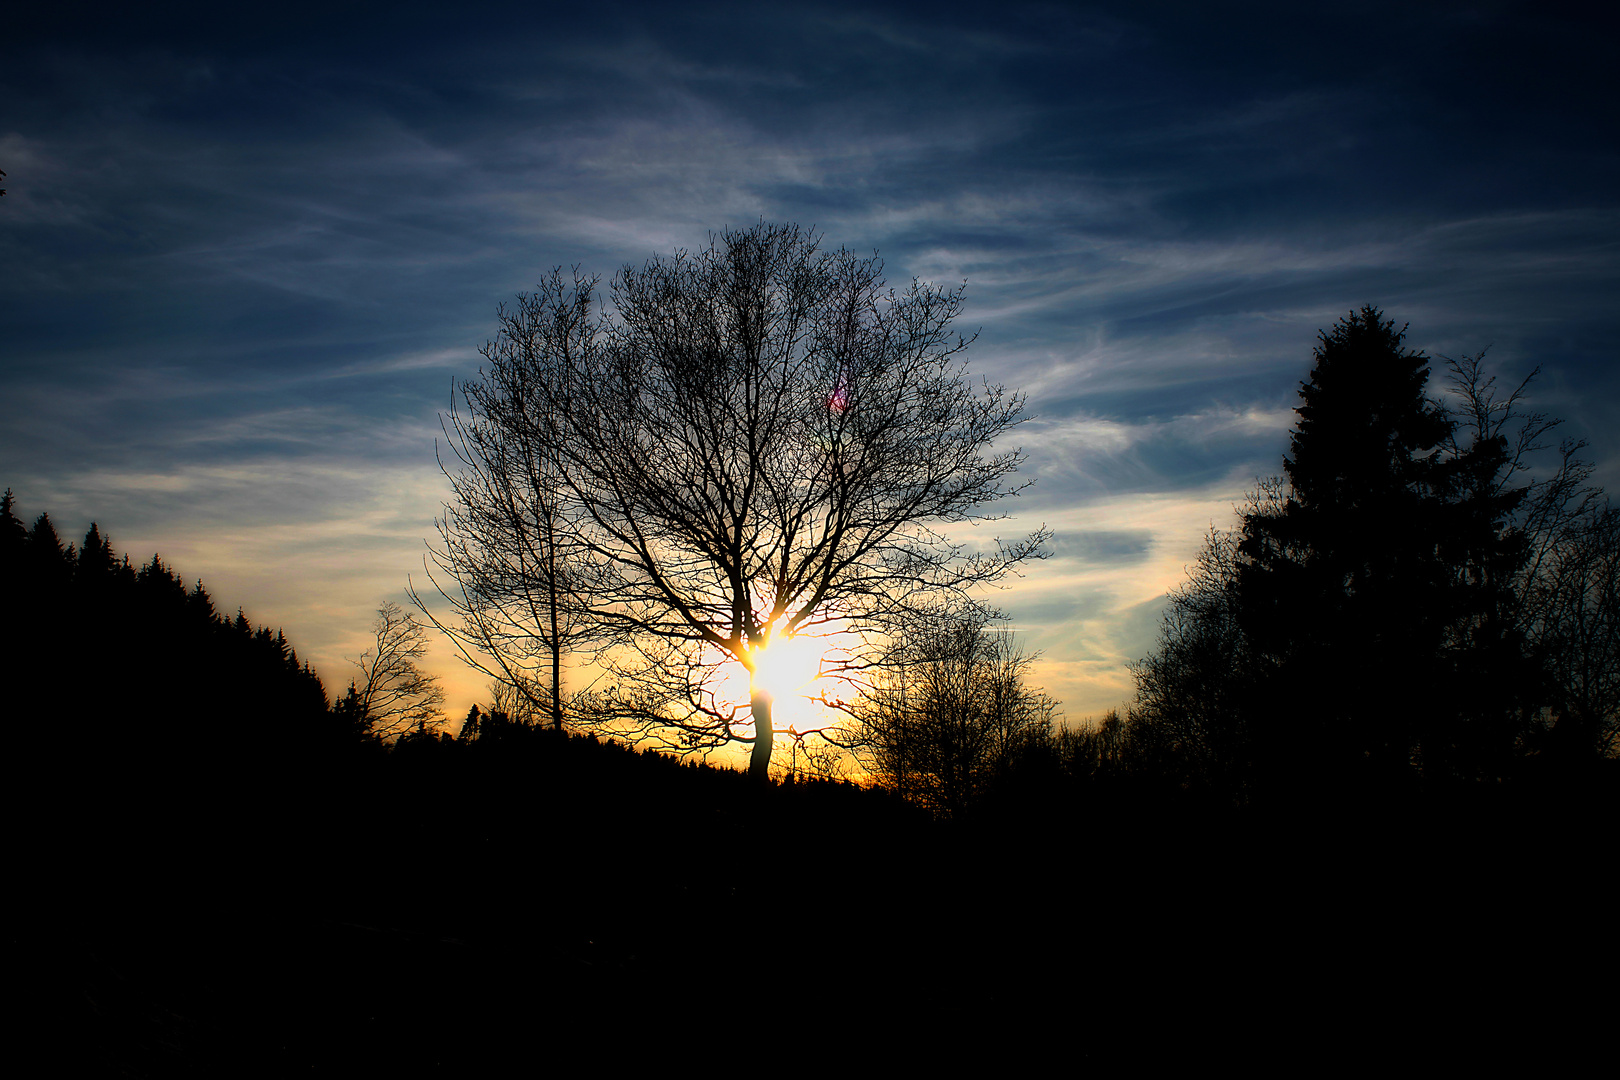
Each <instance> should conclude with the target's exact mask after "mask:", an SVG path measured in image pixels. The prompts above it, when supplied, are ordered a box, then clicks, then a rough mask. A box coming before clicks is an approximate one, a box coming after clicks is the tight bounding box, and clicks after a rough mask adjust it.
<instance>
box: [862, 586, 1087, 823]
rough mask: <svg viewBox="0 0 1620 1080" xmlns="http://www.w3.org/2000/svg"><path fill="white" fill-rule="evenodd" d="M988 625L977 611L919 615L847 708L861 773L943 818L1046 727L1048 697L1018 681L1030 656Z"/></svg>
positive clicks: (1044, 734) (962, 806)
mask: <svg viewBox="0 0 1620 1080" xmlns="http://www.w3.org/2000/svg"><path fill="white" fill-rule="evenodd" d="M993 621H994V620H993V617H992V613H990V612H988V611H986V610H984V609H982V608H977V607H972V608H962V609H956V610H950V611H941V612H937V613H933V614H931V615H919V616H918V617H917V618H916V619H915V620H914V622H913V623H912V625H910V626H908V627H907V628H906V629H905V631H904V632H903V633H901V634H900V635H897V637H896V639H895V640H894V642H893V643H892V644H891V646H890V648H889V650H888V651H887V652H886V653H885V655H883V657H882V658H881V659H880V661H879V662H878V664H877V665H876V666H875V667H874V669H873V672H872V675H871V676H870V679H869V685H868V687H867V690H866V693H865V695H864V696H863V699H862V700H861V701H860V702H859V704H858V705H856V706H855V709H856V715H857V718H858V721H859V745H860V747H861V749H862V751H863V756H864V757H865V758H866V763H867V765H868V769H869V772H870V773H871V774H872V775H873V776H874V777H875V778H876V779H877V780H878V781H879V782H880V783H882V784H884V785H885V786H887V787H890V788H893V789H895V790H897V791H899V792H900V793H901V794H902V795H904V796H905V797H906V798H908V799H911V800H912V801H914V802H917V803H919V804H921V805H923V806H926V807H927V808H928V809H930V810H931V811H933V812H934V813H936V814H939V815H941V816H944V817H951V816H954V815H957V814H960V813H961V812H962V811H964V810H966V809H967V808H968V807H970V806H971V805H972V804H973V803H974V802H975V801H976V800H977V799H978V798H979V797H980V796H981V795H983V794H984V792H985V791H986V790H987V789H988V788H989V786H990V785H991V783H992V781H993V780H994V779H995V778H996V777H997V775H998V774H1000V773H1004V772H1005V771H1006V770H1007V769H1008V768H1010V767H1011V765H1012V764H1013V762H1014V761H1015V760H1016V759H1017V758H1018V757H1019V756H1020V754H1022V753H1023V752H1024V751H1025V749H1026V748H1027V747H1028V746H1029V745H1030V744H1031V743H1035V742H1041V741H1044V740H1045V739H1047V738H1048V737H1049V736H1050V735H1051V733H1052V716H1053V712H1054V710H1055V708H1056V702H1054V701H1053V700H1052V699H1051V698H1049V697H1047V696H1046V695H1045V694H1043V693H1041V692H1040V691H1039V690H1035V689H1032V688H1030V687H1029V686H1027V685H1026V684H1025V678H1026V676H1027V675H1028V673H1029V667H1030V664H1031V663H1032V662H1033V658H1032V657H1030V656H1029V655H1027V654H1026V653H1024V652H1022V651H1021V650H1020V649H1019V648H1018V647H1017V645H1016V643H1015V642H1014V640H1013V635H1012V633H1011V632H1010V631H1006V630H1001V629H998V628H995V627H993V625H992V623H993Z"/></svg>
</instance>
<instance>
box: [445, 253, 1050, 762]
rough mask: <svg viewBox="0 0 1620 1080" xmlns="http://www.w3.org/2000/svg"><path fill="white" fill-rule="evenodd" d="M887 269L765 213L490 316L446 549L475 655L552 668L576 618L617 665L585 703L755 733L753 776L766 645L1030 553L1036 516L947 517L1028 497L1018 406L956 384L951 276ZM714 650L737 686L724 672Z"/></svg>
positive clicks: (694, 729) (766, 716) (901, 603)
mask: <svg viewBox="0 0 1620 1080" xmlns="http://www.w3.org/2000/svg"><path fill="white" fill-rule="evenodd" d="M881 271H882V265H881V263H879V262H878V260H877V259H875V258H859V257H857V256H855V255H853V254H851V253H849V252H847V251H842V250H840V251H837V252H831V253H828V252H823V251H821V250H820V248H819V243H818V240H817V238H816V236H815V235H814V234H813V233H805V232H802V231H800V230H799V229H798V228H797V227H796V226H778V225H770V224H764V223H761V224H760V225H757V226H755V227H753V228H749V229H745V230H741V231H736V232H726V233H724V234H722V235H721V236H719V237H717V238H715V239H714V240H713V241H712V242H711V244H710V246H709V247H708V248H707V249H705V250H702V251H698V252H687V251H678V252H676V253H675V255H674V256H673V257H672V258H668V259H654V260H653V261H651V262H649V263H647V264H646V265H645V266H644V267H642V268H640V269H636V268H633V267H626V268H625V269H624V270H622V271H621V272H620V273H619V274H618V275H617V276H616V277H615V278H614V280H613V283H612V287H611V289H610V290H609V295H608V303H607V304H606V305H602V304H600V303H599V302H598V296H597V289H598V284H599V283H598V280H597V279H596V278H591V277H587V276H584V275H582V274H580V273H578V272H577V271H576V272H575V274H574V276H573V278H572V280H571V281H565V280H564V279H563V277H562V275H561V273H560V272H558V273H553V274H552V276H551V277H550V278H549V279H547V280H546V281H545V282H543V283H542V284H541V285H540V287H539V289H538V291H537V292H535V293H533V294H530V295H526V296H522V297H519V300H518V304H517V307H516V309H515V310H513V311H510V312H503V313H502V317H501V329H500V336H499V339H498V340H497V341H496V342H495V343H493V344H492V345H491V346H490V347H489V348H487V349H486V350H485V353H484V355H485V358H486V360H487V361H488V366H487V367H486V369H485V370H484V372H483V373H482V375H481V376H480V378H479V379H476V380H473V381H471V382H469V383H466V384H464V385H463V386H462V388H461V404H462V405H463V406H464V410H458V411H456V412H455V413H454V414H453V415H452V417H451V418H450V421H449V425H448V431H449V433H450V437H451V441H452V443H453V445H454V446H455V448H456V452H457V454H458V455H459V457H460V460H461V462H462V463H463V470H462V471H461V472H460V473H459V474H457V475H455V476H452V482H453V483H454V485H455V488H454V491H455V495H454V501H453V502H452V504H451V505H450V506H449V507H448V508H447V509H446V512H445V516H444V519H443V522H442V524H441V539H442V542H443V545H442V547H440V548H439V549H438V551H437V552H436V554H435V559H436V561H437V568H438V570H440V571H442V573H443V574H446V575H449V577H450V578H451V579H453V580H454V582H455V583H456V586H457V587H458V588H459V590H460V593H459V595H460V596H461V597H462V602H461V603H460V604H459V605H458V606H459V609H460V611H461V614H462V616H463V619H464V620H465V621H464V624H463V628H462V634H461V639H462V641H463V642H464V643H467V644H468V645H470V646H472V647H474V648H475V649H476V650H477V651H478V652H479V653H480V654H481V655H480V658H479V660H478V662H479V663H480V664H481V665H483V666H485V670H492V671H494V672H497V673H500V672H508V673H510V672H515V671H517V670H518V669H520V668H522V667H523V666H524V664H525V663H526V659H525V658H526V657H528V656H530V655H532V654H531V652H530V650H531V649H533V648H535V647H536V645H538V647H539V648H540V649H541V650H542V651H543V652H544V653H545V654H546V655H548V656H549V663H550V667H551V671H552V672H553V673H555V672H556V671H557V670H558V668H559V667H560V664H561V659H560V650H561V649H562V648H563V647H564V646H565V645H566V644H567V643H568V642H569V641H570V638H571V636H572V635H576V634H577V635H578V636H579V640H588V641H589V642H590V644H592V645H593V646H598V647H600V648H601V651H600V652H599V653H598V654H597V655H598V662H599V664H600V666H601V667H602V668H604V669H605V670H607V671H608V672H610V673H611V675H612V676H613V678H614V682H615V685H614V686H613V687H612V688H611V690H609V691H607V692H603V693H598V694H595V695H592V697H591V708H590V712H589V714H588V715H590V716H593V717H595V718H598V719H601V720H604V721H609V722H613V723H617V724H621V725H625V724H628V725H630V726H632V727H633V729H634V730H636V731H638V732H640V733H642V734H644V735H647V736H650V737H654V738H658V739H661V740H662V741H664V742H666V743H667V744H669V745H671V746H675V747H679V748H683V749H700V750H707V749H712V748H715V747H719V746H723V745H725V744H727V743H732V742H740V743H743V744H751V745H752V756H751V765H750V771H751V772H752V773H753V774H754V775H756V776H761V777H763V776H765V775H766V773H767V770H768V768H769V765H770V761H771V751H772V746H773V736H774V734H775V732H774V729H773V724H772V707H771V696H770V692H769V688H768V687H766V686H764V685H763V684H762V683H761V682H760V681H759V680H758V679H757V678H756V677H755V676H756V675H757V674H758V672H759V670H760V661H761V659H762V656H763V652H764V650H766V649H767V648H769V646H770V643H771V642H772V640H780V639H782V638H783V637H785V636H791V635H795V634H800V633H804V632H814V631H815V630H816V629H817V628H822V629H826V628H828V627H830V626H832V625H833V624H837V625H838V626H839V627H840V628H842V629H843V630H845V631H847V633H848V634H849V635H850V636H851V638H852V639H855V640H858V641H872V640H877V639H879V638H881V636H882V635H883V634H885V633H887V632H889V631H891V630H892V629H893V628H894V627H896V626H897V625H898V624H899V623H900V622H901V621H902V620H903V618H904V617H905V616H906V615H907V614H908V613H909V612H912V611H914V610H916V609H917V608H918V607H919V605H922V604H924V603H929V602H934V601H937V600H938V598H939V597H940V596H942V595H943V596H956V597H960V596H962V595H964V594H965V593H966V591H967V590H969V589H972V588H973V587H975V586H979V585H983V584H987V583H990V582H994V581H996V580H998V579H1000V578H1001V577H1002V576H1003V575H1005V574H1007V573H1008V572H1009V571H1011V570H1012V569H1013V567H1015V566H1016V565H1017V564H1018V563H1019V562H1021V561H1022V560H1024V559H1027V558H1030V557H1034V556H1037V555H1038V554H1039V551H1040V542H1041V540H1042V539H1043V538H1044V534H1042V533H1038V534H1036V535H1034V536H1031V537H1029V538H1027V539H1025V540H1023V541H1019V542H1017V543H1015V544H1011V545H1005V546H1004V545H999V544H998V545H996V547H994V548H987V549H976V548H972V547H969V546H968V545H966V544H964V543H961V542H959V541H955V540H952V539H951V538H949V537H947V536H946V535H945V534H944V533H943V532H942V531H941V530H940V528H939V526H940V525H942V524H958V523H966V522H972V521H978V520H986V519H987V518H988V517H989V515H986V514H983V513H981V508H982V507H984V506H985V504H987V503H991V502H994V501H996V500H999V499H1001V498H1004V497H1006V496H1008V495H1011V494H1013V493H1014V492H1015V491H1016V490H1018V489H1017V488H1013V487H1009V486H1008V485H1007V480H1008V478H1009V477H1010V475H1011V474H1012V473H1013V472H1014V471H1015V470H1016V469H1017V467H1018V465H1019V463H1020V461H1021V460H1022V458H1021V455H1020V453H1019V452H1017V451H1012V450H1004V451H1000V452H995V453H992V452H991V449H990V448H991V446H992V444H993V443H995V442H996V441H997V440H998V439H1000V438H1001V437H1002V436H1004V435H1005V434H1007V433H1008V432H1009V431H1010V430H1011V429H1012V428H1014V427H1015V426H1016V425H1017V424H1018V423H1020V422H1021V420H1022V419H1023V413H1022V405H1023V403H1022V400H1021V399H1020V398H1019V397H1018V396H1017V395H1013V394H1008V393H1007V392H1006V391H1005V390H1004V389H1002V388H1001V387H998V386H991V385H984V386H982V387H980V388H975V387H974V386H973V385H972V384H970V382H969V381H968V379H967V377H966V372H965V371H964V369H963V367H962V364H961V361H960V354H961V352H962V350H963V349H964V348H965V347H966V345H967V341H966V340H965V339H963V338H961V337H959V336H957V335H955V334H953V333H952V332H951V323H952V322H953V320H954V319H955V318H956V316H957V314H958V313H959V312H960V310H961V291H960V289H956V290H947V289H939V288H935V287H933V286H929V285H924V284H921V283H916V282H914V283H913V284H912V285H911V287H910V288H909V289H907V290H905V291H904V292H898V293H897V292H895V291H894V290H891V289H888V288H886V287H885V284H884V281H883V278H882V274H881ZM860 651H861V650H860V648H859V647H857V648H855V649H854V650H852V651H850V652H848V653H846V654H843V655H845V656H847V657H848V658H849V660H850V662H851V663H857V662H858V654H859V653H860ZM728 663H737V664H740V665H741V666H742V668H743V669H745V670H746V671H747V672H748V673H749V676H750V682H751V686H752V690H751V692H750V700H749V701H748V702H747V703H746V704H742V703H739V702H732V701H727V700H724V699H723V698H722V697H721V696H719V695H718V694H717V692H716V680H715V678H714V675H715V673H716V671H717V670H718V669H719V668H720V667H721V666H723V665H725V664H728ZM518 685H525V684H524V683H522V682H521V681H520V682H519V683H518ZM552 685H553V688H554V690H553V700H554V701H556V700H558V699H559V698H560V691H558V690H557V689H556V687H557V681H556V676H555V674H553V684H552Z"/></svg>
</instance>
